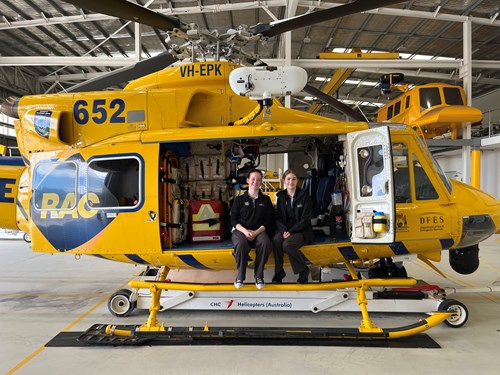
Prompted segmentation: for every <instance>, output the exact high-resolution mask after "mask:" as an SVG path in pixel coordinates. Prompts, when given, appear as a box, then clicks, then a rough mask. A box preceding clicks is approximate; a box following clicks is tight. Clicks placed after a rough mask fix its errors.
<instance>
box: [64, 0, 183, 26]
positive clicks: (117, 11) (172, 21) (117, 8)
mask: <svg viewBox="0 0 500 375" xmlns="http://www.w3.org/2000/svg"><path fill="white" fill-rule="evenodd" d="M64 1H65V2H66V3H70V4H73V5H75V6H77V7H79V8H83V9H87V10H91V11H93V12H97V13H102V14H107V15H110V16H113V17H117V18H122V19H124V20H128V21H132V22H138V23H141V24H144V25H148V26H151V27H154V28H157V29H161V30H172V29H174V28H181V27H182V22H181V21H180V20H179V19H178V18H176V17H169V16H165V15H163V14H161V13H158V12H155V11H153V10H150V9H148V8H145V7H143V6H141V5H138V4H134V3H131V2H130V1H123V0H64Z"/></svg>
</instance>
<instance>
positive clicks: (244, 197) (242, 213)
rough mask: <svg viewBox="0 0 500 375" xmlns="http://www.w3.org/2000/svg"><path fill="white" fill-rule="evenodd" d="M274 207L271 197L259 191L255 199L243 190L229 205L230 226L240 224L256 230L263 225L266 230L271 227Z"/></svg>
mask: <svg viewBox="0 0 500 375" xmlns="http://www.w3.org/2000/svg"><path fill="white" fill-rule="evenodd" d="M273 221H274V209H273V204H272V203H271V198H269V197H268V196H267V195H264V194H262V192H259V196H258V197H257V198H256V199H255V201H254V200H253V199H252V198H250V196H249V195H248V192H245V193H243V194H241V195H239V196H237V197H236V198H234V201H233V205H232V206H231V226H232V227H233V228H235V227H236V224H241V225H243V226H244V227H245V228H247V229H250V230H256V229H258V228H259V227H260V226H261V225H264V227H265V228H266V232H268V233H270V232H269V231H270V230H271V228H272V227H273Z"/></svg>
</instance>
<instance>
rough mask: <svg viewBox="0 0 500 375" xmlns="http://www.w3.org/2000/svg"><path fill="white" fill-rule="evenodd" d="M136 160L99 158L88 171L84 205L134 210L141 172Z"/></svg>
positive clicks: (89, 166) (136, 203)
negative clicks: (85, 203)
mask: <svg viewBox="0 0 500 375" xmlns="http://www.w3.org/2000/svg"><path fill="white" fill-rule="evenodd" d="M141 167H142V165H141V162H140V161H139V159H137V158H135V157H123V158H99V159H94V160H92V161H90V163H89V164H88V169H87V199H86V202H87V204H88V205H89V206H90V207H92V208H120V209H122V208H124V207H126V208H134V207H137V206H138V205H139V204H140V199H141V177H140V176H141V173H140V169H141Z"/></svg>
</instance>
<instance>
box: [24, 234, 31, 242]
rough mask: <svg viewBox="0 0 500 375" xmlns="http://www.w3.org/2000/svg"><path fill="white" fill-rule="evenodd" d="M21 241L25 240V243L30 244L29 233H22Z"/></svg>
mask: <svg viewBox="0 0 500 375" xmlns="http://www.w3.org/2000/svg"><path fill="white" fill-rule="evenodd" d="M23 240H25V241H26V242H28V243H30V242H31V236H30V234H29V233H24V234H23Z"/></svg>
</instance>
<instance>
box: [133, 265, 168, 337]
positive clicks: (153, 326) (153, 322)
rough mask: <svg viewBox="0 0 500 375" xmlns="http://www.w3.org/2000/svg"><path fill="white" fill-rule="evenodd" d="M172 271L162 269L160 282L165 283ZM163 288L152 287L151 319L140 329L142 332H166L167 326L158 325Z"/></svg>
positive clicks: (166, 268) (150, 288) (150, 287)
mask: <svg viewBox="0 0 500 375" xmlns="http://www.w3.org/2000/svg"><path fill="white" fill-rule="evenodd" d="M169 271H170V269H169V268H168V267H162V270H161V272H160V275H159V277H158V280H159V281H160V282H163V281H165V279H166V278H167V275H168V272H169ZM162 290H163V289H162V288H158V286H157V285H154V284H153V285H150V286H149V291H150V292H151V304H150V305H149V317H148V320H147V321H146V323H144V324H143V325H142V326H140V327H139V328H138V330H139V331H141V332H162V331H165V325H164V324H163V323H162V324H161V325H159V324H158V319H157V315H158V311H160V297H161V292H162Z"/></svg>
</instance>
